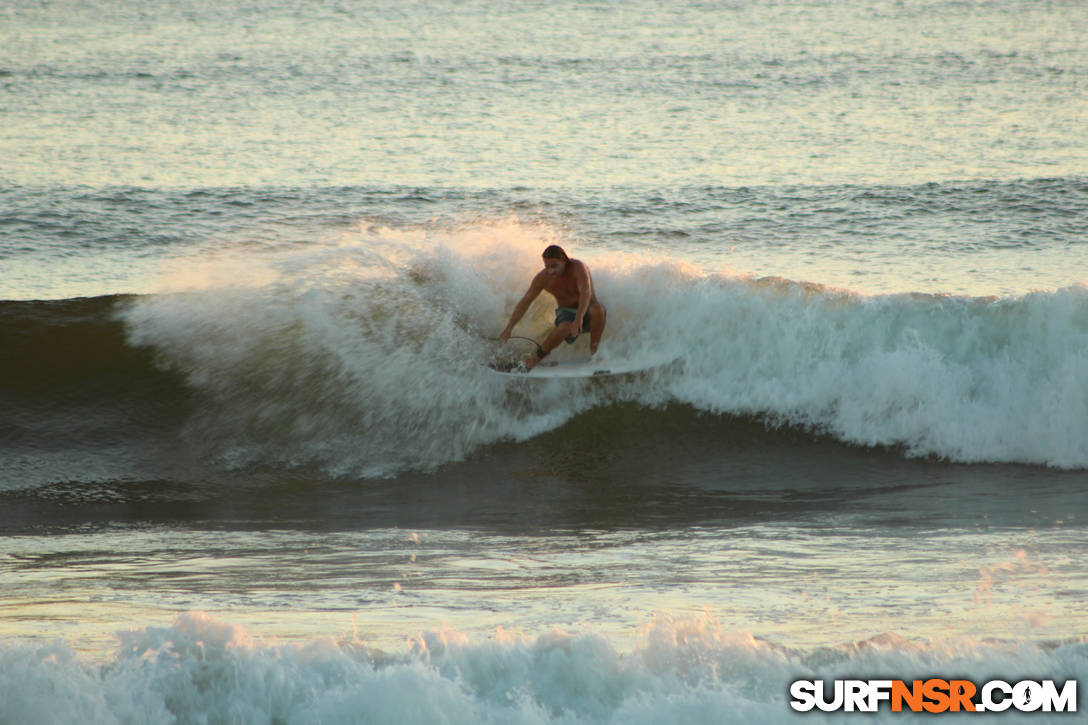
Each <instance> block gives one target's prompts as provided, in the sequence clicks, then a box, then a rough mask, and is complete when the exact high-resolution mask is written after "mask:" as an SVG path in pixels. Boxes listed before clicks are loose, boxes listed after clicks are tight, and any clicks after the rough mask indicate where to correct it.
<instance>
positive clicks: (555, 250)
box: [540, 244, 570, 262]
mask: <svg viewBox="0 0 1088 725" xmlns="http://www.w3.org/2000/svg"><path fill="white" fill-rule="evenodd" d="M540 256H541V257H543V258H544V259H562V260H563V261H564V262H569V261H570V257H568V256H567V253H566V252H564V251H563V248H562V247H560V246H559V245H558V244H553V245H551V246H550V247H548V248H547V249H545V250H544V254H542V255H540Z"/></svg>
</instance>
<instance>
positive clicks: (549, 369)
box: [488, 358, 676, 378]
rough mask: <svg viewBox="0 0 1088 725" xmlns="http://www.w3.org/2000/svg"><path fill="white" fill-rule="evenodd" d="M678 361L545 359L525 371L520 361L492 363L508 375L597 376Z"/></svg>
mask: <svg viewBox="0 0 1088 725" xmlns="http://www.w3.org/2000/svg"><path fill="white" fill-rule="evenodd" d="M675 361H676V358H665V359H660V360H646V359H641V360H638V359H636V360H612V359H609V360H544V361H542V362H540V363H538V364H537V365H536V366H535V367H534V368H533V369H532V370H530V371H529V372H525V371H523V370H521V369H520V367H519V363H516V362H511V363H491V364H489V365H488V367H490V368H491V369H492V370H494V371H496V372H499V373H503V374H506V375H517V376H519V377H523V378H596V377H604V376H608V375H624V374H627V373H638V372H643V371H645V370H652V369H654V368H659V367H663V366H665V365H668V364H670V363H673V362H675Z"/></svg>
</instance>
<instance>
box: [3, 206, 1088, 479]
mask: <svg viewBox="0 0 1088 725" xmlns="http://www.w3.org/2000/svg"><path fill="white" fill-rule="evenodd" d="M552 241H557V240H556V238H555V233H554V231H553V230H552V229H550V228H549V227H547V226H543V225H539V226H533V225H526V224H522V223H519V222H517V221H516V220H509V221H506V222H493V223H492V222H477V223H474V224H472V225H468V226H464V227H458V228H454V229H446V230H435V229H433V228H431V229H426V228H424V229H418V230H404V229H399V230H397V229H389V228H383V227H376V226H367V225H365V224H362V225H360V226H359V227H358V229H357V230H356V231H355V232H354V233H351V234H347V235H345V238H344V239H343V240H342V242H341V243H340V244H339V245H336V246H332V247H330V246H322V247H313V248H301V249H300V248H297V247H295V248H292V249H290V250H286V251H284V250H280V251H273V252H267V253H263V254H255V255H251V256H250V257H248V258H245V259H242V258H239V257H235V258H228V257H220V258H209V259H205V260H203V262H202V263H201V264H200V265H195V266H194V265H187V266H186V267H185V268H184V269H183V270H179V272H178V273H177V274H176V275H174V276H173V278H172V280H171V282H170V287H171V291H164V292H161V293H158V294H153V295H141V296H131V297H106V298H92V299H81V300H68V301H59V302H19V303H14V302H9V303H3V305H2V307H0V317H2V322H0V324H2V325H3V327H4V332H5V335H6V336H8V337H10V338H11V339H14V340H16V344H15V345H13V346H9V347H8V350H7V352H6V354H3V355H2V357H0V373H2V375H3V379H4V380H5V383H4V385H3V388H2V390H3V393H4V396H5V399H6V400H7V401H8V403H9V405H10V406H11V409H12V410H13V411H23V414H22V415H19V414H14V415H12V416H10V417H9V418H8V420H9V421H13V422H9V426H14V428H13V429H12V431H11V433H12V434H13V435H14V436H15V437H16V438H19V439H27V440H29V439H30V438H34V439H35V440H36V443H35V445H44V446H48V445H53V444H52V443H49V442H43V441H42V437H41V436H40V435H36V434H35V432H34V431H32V430H30V428H31V427H33V426H40V425H41V423H40V420H41V416H42V414H43V411H48V412H51V413H57V414H58V415H59V413H60V412H63V411H66V410H67V411H69V412H70V411H71V410H72V409H73V406H77V407H79V408H80V410H82V411H83V412H82V413H81V414H80V416H79V423H80V425H84V426H86V425H91V424H93V422H94V421H95V420H96V419H99V418H104V417H105V416H107V413H108V414H109V416H111V417H110V421H111V422H110V425H111V426H113V427H114V428H113V430H114V431H115V434H116V435H117V436H118V437H124V435H126V432H125V426H131V427H132V429H133V431H135V430H136V429H137V428H138V429H139V430H140V431H144V432H146V431H147V430H149V429H164V430H175V429H176V431H177V432H178V433H179V434H180V436H181V437H182V438H183V439H184V440H185V441H187V443H188V444H189V445H192V446H194V450H195V451H197V452H198V453H199V455H202V456H206V457H209V458H211V459H214V460H218V461H220V462H222V463H224V464H226V465H229V466H246V465H254V464H261V465H273V466H317V467H319V468H321V469H323V470H325V471H327V472H329V473H331V474H333V475H361V476H370V477H372V476H388V475H395V474H396V473H398V472H399V471H404V470H428V469H433V468H435V467H438V466H441V465H443V464H446V463H449V462H452V461H458V460H462V459H464V458H466V457H468V456H471V455H474V454H477V453H479V452H481V451H485V450H486V449H487V448H488V447H489V446H491V445H493V444H495V443H497V442H499V441H503V440H527V439H530V438H533V437H535V436H537V435H539V434H540V433H542V432H544V431H549V430H554V429H557V428H561V427H562V426H564V424H565V423H567V422H568V421H570V420H571V419H573V418H574V417H576V416H578V415H579V414H580V413H583V412H586V411H588V410H590V409H603V408H608V407H609V406H613V405H618V404H632V403H633V404H636V405H639V406H643V407H645V408H662V407H670V408H675V409H685V408H687V409H693V410H694V411H696V412H698V413H700V414H712V415H716V416H745V417H748V416H754V417H756V418H758V419H761V420H763V421H765V422H766V423H768V424H771V425H774V426H799V427H802V428H804V429H808V430H812V431H816V432H819V433H824V434H828V435H830V436H833V437H834V438H836V439H839V440H841V441H843V442H846V443H849V444H856V445H860V446H888V447H895V448H900V449H902V450H903V451H904V453H905V454H906V455H910V456H933V457H937V458H942V459H948V460H952V461H962V462H981V461H990V462H1015V463H1030V464H1043V465H1048V466H1054V467H1061V468H1084V467H1088V448H1086V447H1085V446H1084V444H1083V441H1084V440H1086V439H1088V289H1086V288H1084V287H1079V286H1078V287H1070V288H1065V289H1060V290H1056V291H1048V292H1034V293H1030V294H1026V295H1022V296H1009V297H1000V298H970V297H955V296H941V295H929V294H894V295H876V296H862V295H858V294H854V293H851V292H849V291H845V290H841V289H833V288H828V287H823V286H820V285H814V284H804V283H798V282H793V281H790V280H785V279H769V278H764V279H753V278H747V277H742V276H738V275H733V274H730V273H726V272H722V273H717V274H708V273H706V272H705V271H703V270H700V269H698V268H696V267H693V266H691V265H689V264H686V263H680V262H673V261H669V260H667V259H660V258H659V259H653V258H650V257H647V256H639V255H634V254H625V253H615V252H599V253H598V252H595V251H594V250H593V249H592V248H583V250H582V251H583V252H584V253H582V254H580V255H579V256H581V257H582V258H584V259H585V260H586V261H587V262H589V264H590V266H591V268H592V270H593V274H594V280H595V284H596V286H597V290H598V294H599V296H600V298H601V299H602V300H603V301H604V302H605V304H606V305H607V307H608V309H609V321H608V330H607V333H606V336H605V341H604V343H603V344H602V347H601V352H600V354H601V356H602V357H603V358H605V359H608V358H613V359H624V360H629V359H634V360H645V361H647V363H649V362H651V361H661V360H673V359H675V362H674V363H673V364H671V365H667V366H663V367H657V368H654V369H652V370H649V371H647V372H645V373H642V374H636V375H630V376H616V377H613V378H609V379H606V380H600V379H597V380H586V381H563V382H559V381H537V380H528V379H520V378H516V377H511V376H502V375H499V374H496V373H494V372H492V371H491V370H489V369H487V367H486V362H488V361H489V360H491V359H494V358H495V357H496V356H500V357H501V356H506V357H516V356H518V355H520V354H523V353H524V351H525V347H524V346H525V345H527V343H523V342H519V341H517V340H514V341H512V342H511V343H509V344H508V347H507V348H506V349H504V350H501V351H500V350H496V347H495V343H494V342H493V341H491V340H489V338H494V337H495V336H497V334H498V332H499V331H500V330H501V329H502V328H503V326H504V325H505V322H506V319H507V316H508V314H509V312H510V310H511V309H512V307H513V305H514V303H515V302H516V300H517V299H518V298H519V297H520V296H521V294H522V293H523V291H524V289H525V287H526V286H527V284H528V281H529V277H530V274H531V271H532V270H534V269H535V268H537V267H538V266H539V256H538V255H539V253H540V249H542V248H543V246H544V245H545V244H547V243H550V242H552ZM558 241H562V240H558ZM545 296H546V295H545ZM550 302H551V300H550V299H547V300H545V299H543V297H542V299H541V300H539V301H538V302H537V303H536V304H535V305H534V307H533V308H532V309H531V310H530V312H529V314H528V315H527V316H526V319H525V320H524V321H523V322H522V324H521V325H520V326H519V328H518V330H516V334H521V335H526V336H530V337H536V338H540V337H541V336H542V335H543V334H544V333H545V332H546V330H547V329H548V327H549V326H550V324H551V316H552V312H553V310H552V306H551V304H550ZM519 345H522V347H518V346H519ZM586 345H587V342H586V341H585V340H579V341H578V342H576V343H575V344H574V345H572V346H570V347H565V348H564V349H563V350H561V351H558V352H557V353H555V355H556V356H557V357H563V356H579V355H585V354H586V353H587V350H586ZM35 416H37V417H35ZM70 417H71V416H69V418H70ZM32 418H33V419H34V420H35V421H37V422H34V423H33V425H32V424H31V423H30V422H28V421H31V419H32ZM63 418H64V417H63V416H60V417H59V418H58V420H61V422H59V423H57V426H60V428H58V429H57V430H55V431H54V432H60V433H62V434H63V433H64V430H63V426H65V425H75V423H74V422H72V421H70V420H69V422H67V423H66V422H64V420H62V419H63ZM20 421H23V423H20ZM20 426H22V427H20ZM133 431H128V432H129V433H131V432H133ZM69 432H70V431H69ZM20 436H21V438H20ZM63 438H64V436H63V435H61V436H60V438H58V440H61V439H63ZM57 445H61V444H60V443H57ZM631 445H632V446H633V447H637V446H638V445H639V442H638V441H631Z"/></svg>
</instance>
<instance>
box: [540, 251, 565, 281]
mask: <svg viewBox="0 0 1088 725" xmlns="http://www.w3.org/2000/svg"><path fill="white" fill-rule="evenodd" d="M541 256H542V257H544V269H545V270H546V271H547V272H548V274H550V275H551V276H553V277H559V276H561V275H562V274H563V272H564V270H566V268H567V262H569V261H570V257H568V256H567V253H566V252H564V251H563V248H562V247H560V246H559V245H558V244H553V245H551V246H550V247H548V248H547V249H545V250H544V254H542V255H541Z"/></svg>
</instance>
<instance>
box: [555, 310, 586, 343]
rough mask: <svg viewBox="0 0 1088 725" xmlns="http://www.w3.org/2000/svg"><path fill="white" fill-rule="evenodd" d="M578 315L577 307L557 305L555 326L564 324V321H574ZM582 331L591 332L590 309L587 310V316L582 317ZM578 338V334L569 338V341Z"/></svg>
mask: <svg viewBox="0 0 1088 725" xmlns="http://www.w3.org/2000/svg"><path fill="white" fill-rule="evenodd" d="M577 316H578V309H577V308H576V307H557V308H556V310H555V326H556V327H558V326H559V325H561V324H563V323H564V322H574V318H575V317H577ZM582 332H589V310H588V309H587V310H586V315H585V317H583V318H582ZM577 339H578V336H577V335H574V336H571V337H568V338H567V342H568V343H571V342H574V341H575V340H577Z"/></svg>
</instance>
